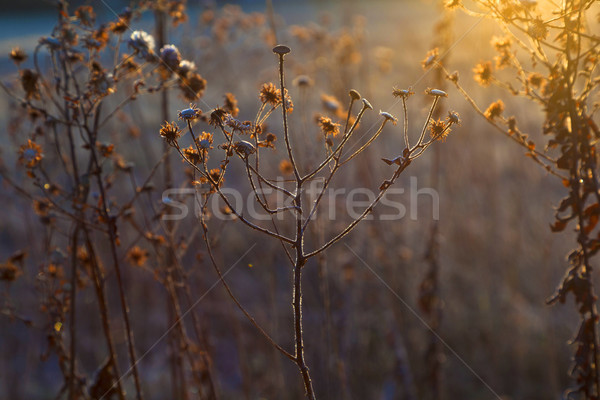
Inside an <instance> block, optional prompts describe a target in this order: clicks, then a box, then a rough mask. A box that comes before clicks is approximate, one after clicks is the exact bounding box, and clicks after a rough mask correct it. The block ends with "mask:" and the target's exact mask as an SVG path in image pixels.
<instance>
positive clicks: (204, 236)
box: [200, 213, 295, 361]
mask: <svg viewBox="0 0 600 400" xmlns="http://www.w3.org/2000/svg"><path fill="white" fill-rule="evenodd" d="M200 223H201V224H202V230H203V232H204V233H203V239H204V243H205V244H206V250H207V251H208V257H209V258H210V262H211V264H212V266H213V268H214V269H215V272H216V273H217V275H218V276H219V280H220V281H221V283H222V284H223V287H224V288H225V290H226V291H227V294H228V295H229V297H231V299H232V300H233V302H234V303H235V304H236V306H237V307H238V308H239V309H240V311H241V312H242V313H243V314H244V315H245V316H246V318H247V319H248V321H250V323H251V324H252V325H254V327H255V328H256V329H257V330H258V331H259V332H260V333H261V335H263V336H264V337H265V339H267V341H268V342H269V343H271V345H272V346H274V347H275V348H276V349H277V350H279V351H280V352H281V354H283V355H284V356H286V357H287V358H289V359H290V360H292V361H295V357H294V356H293V355H292V354H290V353H289V352H287V351H286V350H285V349H284V348H283V347H281V346H280V345H278V344H277V343H276V342H275V341H274V340H273V339H272V338H271V336H269V334H268V333H267V332H265V330H264V329H263V328H262V327H261V326H260V325H259V324H258V322H256V320H255V319H254V317H252V316H251V315H250V313H248V311H246V309H245V308H244V306H242V304H241V303H240V302H239V301H238V299H237V297H235V295H234V294H233V292H232V291H231V288H230V287H229V284H228V283H227V281H226V280H225V278H224V277H223V274H222V273H221V269H220V268H219V266H218V264H217V261H216V260H215V257H214V254H213V251H212V246H211V244H210V240H209V238H208V225H206V221H204V213H203V214H202V216H201V221H200Z"/></svg>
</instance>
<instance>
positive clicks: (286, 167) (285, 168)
mask: <svg viewBox="0 0 600 400" xmlns="http://www.w3.org/2000/svg"><path fill="white" fill-rule="evenodd" d="M279 171H280V172H281V173H282V174H284V175H290V174H291V173H293V172H294V167H293V166H292V163H291V162H289V160H281V162H280V163H279Z"/></svg>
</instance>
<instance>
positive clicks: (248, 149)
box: [233, 140, 256, 158]
mask: <svg viewBox="0 0 600 400" xmlns="http://www.w3.org/2000/svg"><path fill="white" fill-rule="evenodd" d="M233 148H234V150H235V151H236V152H237V153H238V154H239V155H240V156H241V157H242V158H247V157H248V156H250V155H252V154H254V153H255V152H256V147H254V145H253V144H252V143H250V142H247V141H245V140H240V141H239V142H235V143H234V144H233Z"/></svg>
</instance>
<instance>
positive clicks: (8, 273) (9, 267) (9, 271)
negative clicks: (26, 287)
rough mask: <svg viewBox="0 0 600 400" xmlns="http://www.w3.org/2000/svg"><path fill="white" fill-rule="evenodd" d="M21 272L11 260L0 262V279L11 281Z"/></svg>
mask: <svg viewBox="0 0 600 400" xmlns="http://www.w3.org/2000/svg"><path fill="white" fill-rule="evenodd" d="M21 274H22V271H21V270H20V269H19V268H18V267H17V266H16V265H15V264H13V263H12V262H11V261H7V262H5V263H2V264H0V281H5V282H13V281H15V280H16V279H17V278H18V277H19V276H20V275H21Z"/></svg>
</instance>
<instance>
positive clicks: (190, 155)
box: [182, 145, 202, 165]
mask: <svg viewBox="0 0 600 400" xmlns="http://www.w3.org/2000/svg"><path fill="white" fill-rule="evenodd" d="M182 152H183V155H184V156H185V158H186V159H187V160H188V161H189V162H191V163H192V164H194V165H198V164H200V161H202V159H201V157H200V153H198V150H196V149H195V148H194V147H192V146H191V145H190V146H189V147H186V148H185V149H183V150H182Z"/></svg>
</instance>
